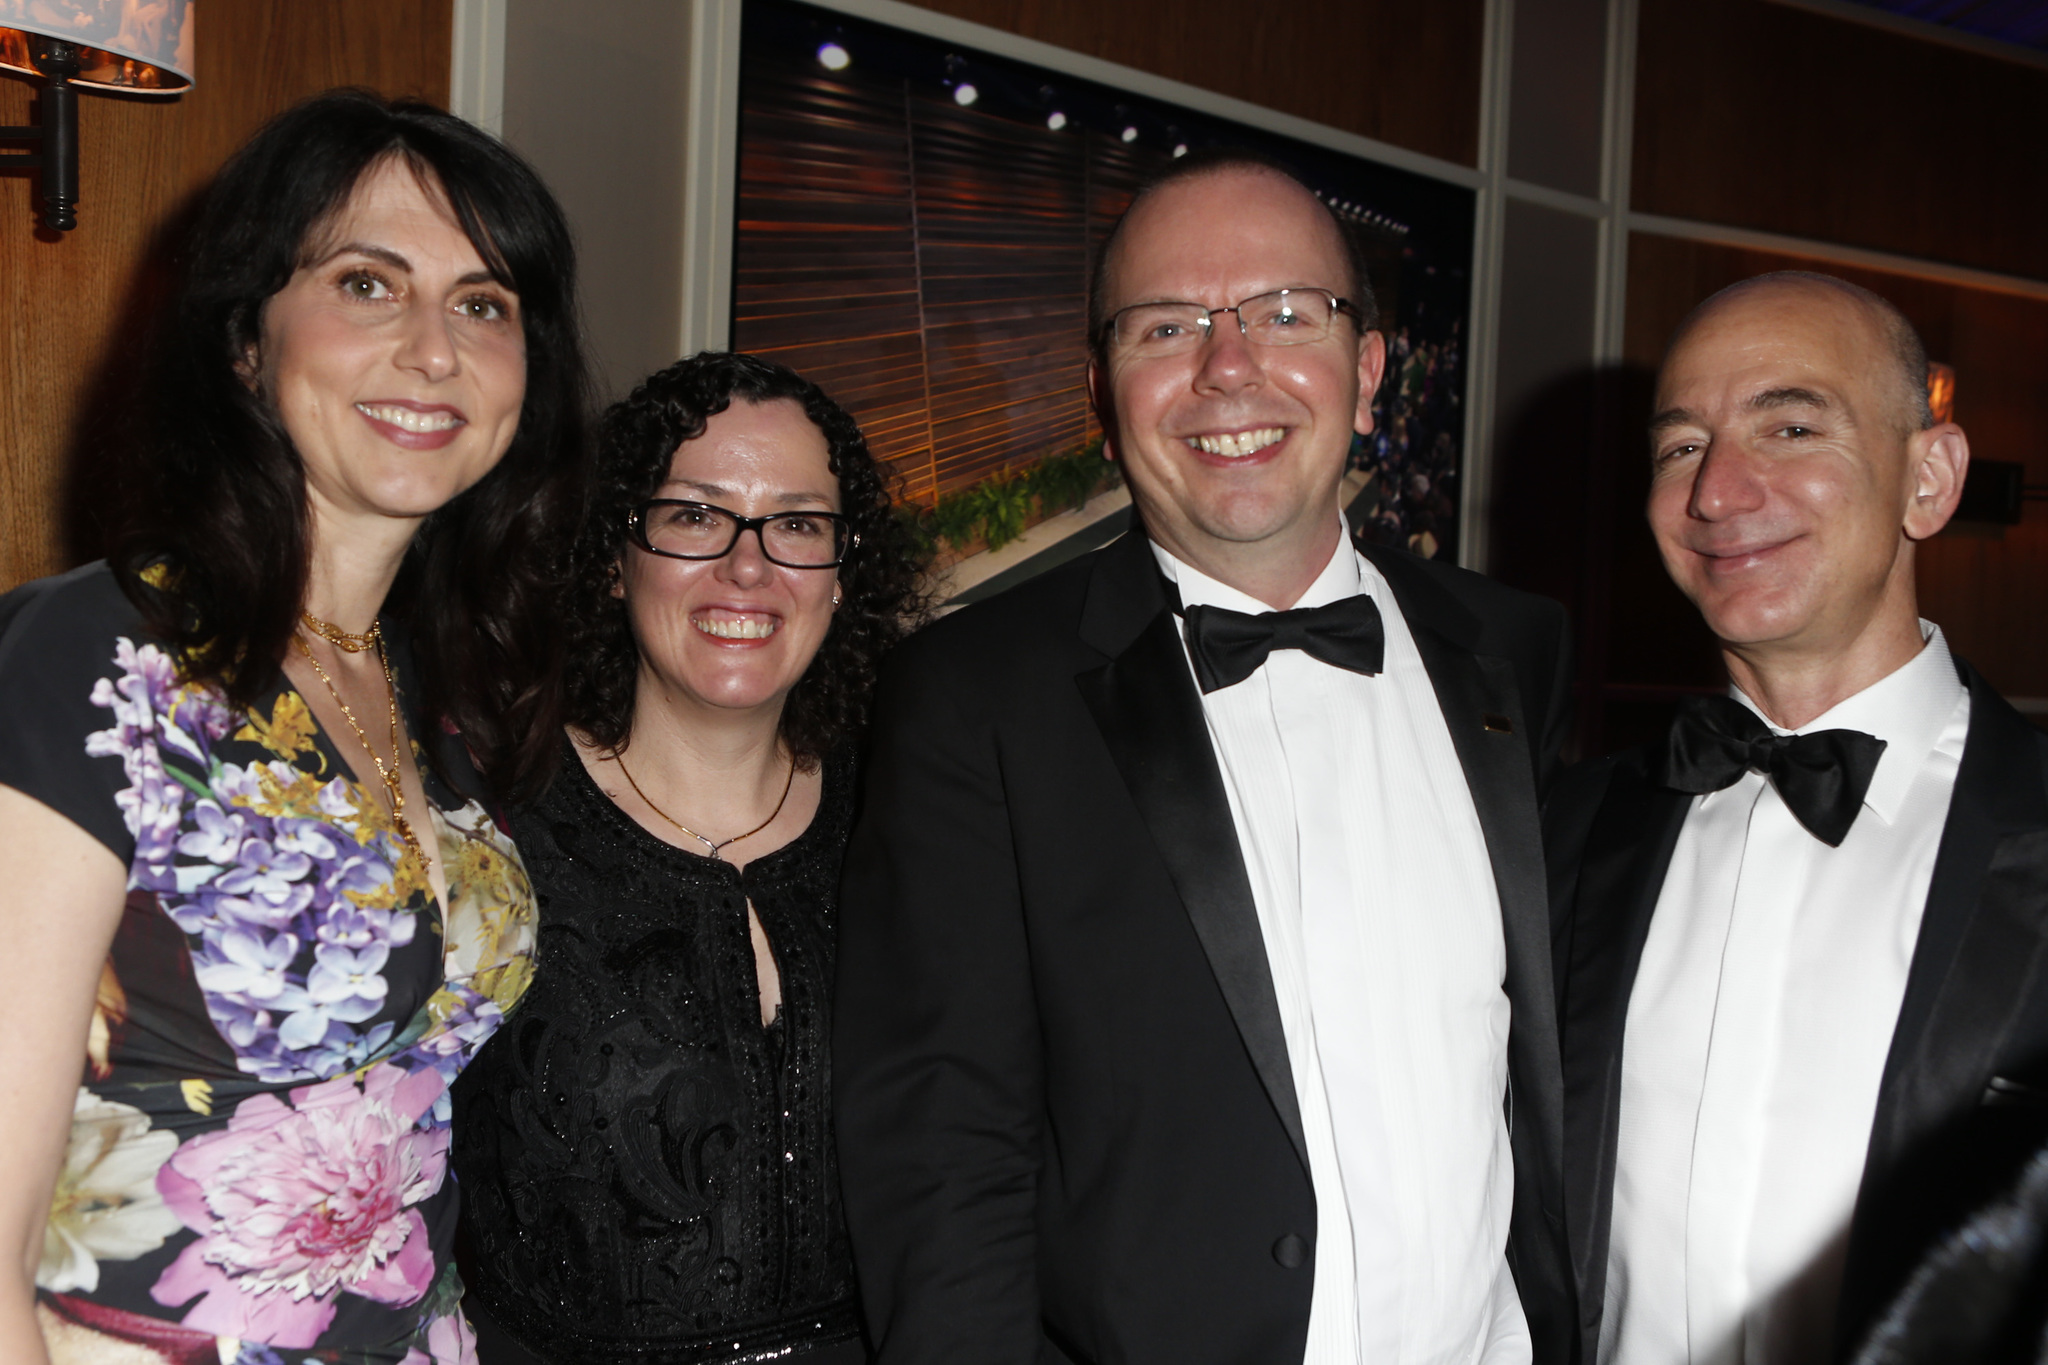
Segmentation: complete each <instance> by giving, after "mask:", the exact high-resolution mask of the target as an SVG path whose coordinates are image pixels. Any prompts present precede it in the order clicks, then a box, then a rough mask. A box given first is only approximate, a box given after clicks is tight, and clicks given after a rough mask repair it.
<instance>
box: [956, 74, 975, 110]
mask: <svg viewBox="0 0 2048 1365" xmlns="http://www.w3.org/2000/svg"><path fill="white" fill-rule="evenodd" d="M980 98H981V92H980V91H979V90H976V89H975V88H974V86H973V84H972V83H971V82H968V81H962V82H960V84H958V85H956V86H954V87H953V103H955V104H957V105H959V106H960V107H961V108H962V109H965V108H966V107H967V106H968V105H970V104H972V103H974V102H975V101H976V100H978V99H980Z"/></svg>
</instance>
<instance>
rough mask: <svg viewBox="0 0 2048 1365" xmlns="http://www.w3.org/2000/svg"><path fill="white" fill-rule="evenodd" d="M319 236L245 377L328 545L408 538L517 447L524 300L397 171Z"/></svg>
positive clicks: (445, 213)
mask: <svg viewBox="0 0 2048 1365" xmlns="http://www.w3.org/2000/svg"><path fill="white" fill-rule="evenodd" d="M315 236H316V240H314V241H313V242H311V243H310V244H309V248H310V254H309V259H308V260H307V262H306V263H305V264H303V265H301V266H300V267H299V269H298V270H297V271H295V272H294V273H293V275H292V277H291V279H290V280H289V281H288V282H287V283H286V284H285V286H284V288H282V289H280V290H279V291H278V292H277V293H276V294H273V295H272V296H271V297H270V299H269V300H268V301H267V302H266V303H265V304H264V306H263V316H262V324H261V328H260V332H259V340H258V342H257V345H256V347H255V349H254V353H253V354H252V355H251V356H250V357H249V378H250V379H251V381H252V382H253V383H255V384H256V385H257V386H258V387H259V388H260V389H261V391H262V392H263V393H264V395H265V396H266V397H268V399H269V400H270V402H271V403H272V404H273V405H274V406H275V408H276V410H277V413H278V416H279V418H280V419H281V420H282V421H283V423H284V427H285V430H286V431H287V432H288V433H289V434H290V436H291V440H292V445H293V446H294V448H295V449H296V450H297V451H298V455H299V459H300V462H301V464H302V465H303V467H304V469H305V475H306V490H307V497H308V500H309V502H310V504H311V506H312V510H313V517H314V525H315V527H316V528H318V531H319V532H320V533H323V534H329V535H332V534H347V533H348V531H349V530H350V529H351V528H360V527H363V526H365V525H367V524H370V523H376V522H385V523H387V524H388V522H389V521H390V520H393V519H395V520H397V521H399V522H402V523H405V524H406V525H407V526H409V525H411V524H413V523H417V522H418V521H419V520H420V519H421V518H422V517H425V516H426V515H427V514H428V513H430V512H433V511H434V510H435V509H437V508H439V507H440V506H442V505H443V504H444V503H446V502H448V501H449V500H450V499H451V498H453V497H455V496H456V495H457V494H458V493H461V492H462V491H463V490H464V489H466V488H468V487H469V486H470V485H471V484H474V483H475V482H476V481H477V480H478V479H481V478H482V477H483V476H484V475H485V474H487V473H489V472H490V470H491V468H492V466H494V465H496V464H497V462H498V460H499V458H500V457H502V456H503V455H504V453H505V450H506V447H508V446H509V445H511V443H512V436H513V433H514V432H515V431H516V430H517V428H518V425H519V411H520V405H521V403H522V402H523V401H524V399H525V396H526V342H525V337H524V334H523V332H522V330H521V326H520V320H519V300H518V296H517V295H515V294H514V293H513V292H512V291H511V290H509V289H507V288H506V287H504V286H503V285H501V284H498V283H497V282H495V281H494V280H492V279H491V276H490V272H489V270H488V269H487V268H486V267H485V265H484V262H483V260H482V258H481V257H479V256H478V254H477V250H476V247H475V246H474V245H473V244H472V243H471V242H470V240H469V238H468V236H467V235H465V234H464V233H463V231H462V228H461V227H460V225H458V224H457V223H456V221H455V219H454V217H453V216H452V215H451V213H450V212H449V209H448V206H447V204H446V203H445V202H443V201H442V199H441V196H440V194H439V191H438V190H433V191H431V192H430V191H429V189H427V188H426V187H423V186H422V185H421V183H420V181H419V179H418V178H417V177H416V176H415V175H414V174H413V172H412V170H411V169H410V168H409V167H407V166H406V165H405V163H404V162H402V161H399V160H397V159H387V160H385V161H382V162H379V163H378V164H377V165H375V166H373V167H371V169H370V170H369V171H367V172H366V173H365V174H364V175H363V178H362V180H361V181H360V182H358V183H357V185H356V188H355V191H354V193H353V194H351V195H350V196H349V200H348V203H347V204H346V205H345V206H344V207H343V209H342V210H341V212H340V213H339V214H337V215H336V216H335V217H334V219H333V221H331V222H329V223H327V224H325V225H323V226H322V227H320V228H318V229H316V230H315Z"/></svg>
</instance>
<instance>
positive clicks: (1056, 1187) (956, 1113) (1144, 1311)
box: [834, 534, 1573, 1365]
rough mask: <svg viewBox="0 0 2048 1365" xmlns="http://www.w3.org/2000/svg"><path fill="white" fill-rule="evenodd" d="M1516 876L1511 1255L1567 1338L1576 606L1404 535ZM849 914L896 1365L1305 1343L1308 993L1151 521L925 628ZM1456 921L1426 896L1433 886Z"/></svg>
mask: <svg viewBox="0 0 2048 1365" xmlns="http://www.w3.org/2000/svg"><path fill="white" fill-rule="evenodd" d="M1373 561H1374V563H1376V564H1377V565H1378V566H1379V567H1380V570H1381V572H1382V573H1384V574H1385V576H1386V577H1387V579H1388V581H1389V582H1390V583H1391V584H1392V586H1393V590H1394V594H1395V597H1396V598H1397V599H1398V601H1399V604H1400V607H1401V610H1402V612H1403V614H1404V616H1405V617H1406V619H1407V620H1408V622H1409V625H1410V627H1411V629H1412V630H1413V633H1414V635H1415V638H1416V641H1417V643H1418V644H1419V646H1420V648H1421V651H1422V656H1423V658H1424V660H1425V662H1426V664H1427V667H1428V671H1429V675H1430V678H1431V681H1432V682H1433V683H1434V684H1435V687H1436V691H1437V695H1438V698H1439V699H1440V701H1441V702H1442V705H1443V710H1444V715H1445V718H1446V720H1447V721H1448V723H1449V726H1450V733H1451V736H1452V739H1453V740H1454V741H1455V743H1456V747H1457V750H1458V754H1459V757H1460V759H1461V760H1462V762H1463V765H1464V769H1465V773H1466V776H1467V780H1468V781H1469V783H1470V787H1471V791H1472V795H1473V799H1474V804H1475V805H1476V806H1477V808H1478V812H1479V818H1480V821H1481V823H1482V825H1483V827H1484V830H1485V835H1486V842H1487V849H1488V853H1489V855H1490V858H1491V862H1492V865H1493V869H1494V873H1495V877H1496V880H1497V883H1498V886H1499V888H1500V899H1501V904H1502V912H1503V918H1504V921H1505V928H1506V940H1507V961H1508V972H1507V990H1508V993H1509V996H1510V998H1511V1001H1512V1005H1513V1020H1514V1024H1513V1033H1512V1039H1511V1042H1510V1045H1509V1051H1510V1068H1511V1075H1512V1084H1511V1095H1510V1100H1511V1116H1510V1117H1511V1127H1512V1131H1513V1147H1514V1154H1515V1162H1516V1171H1517V1180H1516V1202H1515V1222H1514V1230H1513V1236H1512V1254H1513V1257H1514V1265H1515V1269H1516V1273H1517V1275H1518V1278H1519V1283H1520V1285H1521V1288H1522V1292H1523V1298H1524V1301H1525V1303H1526V1305H1527V1308H1528V1314H1529V1317H1530V1320H1531V1326H1532V1328H1533V1329H1534V1331H1535V1333H1536V1339H1537V1341H1538V1342H1539V1343H1540V1346H1539V1355H1538V1359H1539V1360H1545V1361H1549V1360H1562V1359H1564V1352H1565V1351H1567V1350H1568V1349H1569V1347H1568V1344H1566V1343H1568V1342H1569V1340H1570V1338H1571V1333H1572V1326H1573V1322H1572V1319H1573V1307H1572V1303H1571V1298H1570V1289H1569V1284H1570V1281H1569V1278H1568V1274H1567V1270H1566V1265H1565V1261H1564V1247H1563V1223H1562V1212H1563V1210H1562V1190H1561V1185H1560V1181H1561V1177H1562V1163H1561V1159H1560V1156H1559V1146H1558V1144H1559V1141H1560V1138H1561V1133H1562V1129H1561V1114H1560V1095H1559V1082H1558V1069H1557V1068H1558V1063H1557V1053H1556V1029H1555V1022H1554V1018H1553V1014H1552V1010H1553V998H1554V997H1553V986H1552V983H1551V979H1550V970H1551V961H1550V953H1549V946H1550V945H1549V921H1548V915H1547V907H1546V905H1545V903H1544V884H1543V864H1542V837H1541V828H1540V817H1539V814H1538V806H1537V786H1536V783H1537V776H1538V774H1540V773H1542V772H1544V771H1545V769H1546V768H1547V767H1548V765H1549V764H1550V763H1551V762H1552V761H1553V759H1554V756H1555V754H1556V752H1557V748H1558V740H1559V735H1560V731H1561V729H1562V726H1563V719H1564V715H1565V712H1566V708H1567V703H1568V700H1569V698H1568V696H1567V692H1566V686H1565V676H1566V673H1565V670H1566V668H1567V660H1566V646H1565V640H1564V619H1563V612H1562V610H1561V609H1560V608H1558V607H1556V606H1555V605H1554V604H1552V603H1548V602H1543V601H1540V600H1538V599H1535V598H1531V597H1527V596H1524V595H1522V594H1519V593H1515V592H1512V591H1510V590H1508V589H1505V588H1502V587H1499V586H1498V585H1495V584H1493V583H1491V582H1488V581H1487V580H1485V579H1483V578H1480V577H1478V576H1477V575H1474V574H1469V573H1465V572H1463V571H1460V570H1457V569H1451V568H1448V567H1445V566H1441V565H1437V564H1432V563H1429V562H1426V561H1424V560H1421V559H1418V558H1416V557H1414V556H1412V555H1408V554H1405V553H1400V552H1374V553H1373ZM872 738H873V755H872V759H871V762H870V767H869V770H868V778H867V785H866V791H865V797H864V809H863V812H862V814H861V816H860V818H859V821H858V824H857V826H856V829H855V833H854V836H853V842H852V846H851V848H850V849H849V851H848V855H847V867H846V879H845V891H844V896H843V900H842V905H841V910H840V915H841V922H840V946H839V969H838V1004H837V1023H836V1033H835V1039H834V1054H835V1063H834V1084H835V1086H836V1109H837V1114H838V1123H839V1129H838V1131H839V1150H840V1169H841V1171H842V1176H843V1182H844V1185H845V1190H846V1207H847V1213H848V1219H849V1221H850V1223H851V1226H852V1232H853V1241H854V1250H855V1254H856V1258H857V1263H858V1266H859V1271H860V1277H861V1284H862V1291H863V1294H864V1296H865V1299H866V1303H867V1308H868V1313H869V1325H870V1328H871V1330H872V1332H873V1335H874V1339H875V1342H876V1344H877V1345H878V1347H879V1348H880V1351H881V1359H882V1361H884V1362H886V1363H887V1365H912V1363H913V1362H920V1363H922V1362H930V1363H931V1365H940V1363H942V1362H943V1365H963V1363H964V1362H972V1365H1010V1363H1014V1365H1029V1363H1030V1362H1041V1361H1042V1362H1062V1361H1072V1362H1079V1363H1083V1365H1111V1363H1112V1362H1115V1363H1116V1365H1123V1363H1124V1362H1132V1363H1135V1362H1147V1363H1154V1362H1156V1365H1200V1363H1201V1362H1211V1361H1213V1362H1233V1365H1235V1363H1237V1362H1272V1363H1273V1365H1299V1362H1300V1360H1301V1357H1302V1351H1303V1349H1304V1344H1305V1341H1306V1334H1307V1326H1308V1308H1309V1294H1310V1284H1311V1280H1312V1271H1311V1267H1312V1265H1313V1258H1314V1247H1315V1239H1316V1231H1317V1229H1316V1214H1315V1200H1314V1193H1313V1191H1312V1189H1311V1187H1310V1184H1309V1177H1308V1169H1307V1156H1306V1152H1305V1148H1304V1145H1303V1139H1302V1131H1301V1119H1300V1111H1299V1107H1298V1105H1297V1103H1296V1098H1295V1092H1294V1083H1293V1078H1292V1072H1291V1070H1290V1068H1289V1064H1288V1058H1287V1048H1286V1043H1285V1040H1284V1037H1283V1035H1282V1032H1281V1024H1280V1014H1279V1008H1278V1004H1277V1001H1276V997H1275V994H1274V989H1273V983H1272V978H1271V976H1270V974H1269V971H1268V968H1267V962H1266V952H1265V946H1264V943H1263V941H1262V939H1261V936H1260V930H1259V923H1258V916H1257V912H1256V909H1255V908H1254V905H1253V902H1252V892H1251V885H1250V882H1249V880H1248V878H1247V875H1246V872H1245V868H1244V863H1243V860H1242V858H1241V856H1240V852H1239V847H1238V841H1237V833H1236V830H1235V829H1234V828H1233V826H1232V822H1231V816H1230V810H1229V807H1228V804H1227V800H1226V797H1225V794H1224V787H1223V781H1222V776H1221V774H1220V772H1219V770H1218V767H1217V764H1216V759H1215V755H1214V752H1213V749H1212V747H1211V745H1210V741H1209V736H1208V731H1207V729H1206V726H1205V723H1204V720H1203V715H1202V708H1201V699H1200V695H1199V694H1198V692H1197V691H1196V689H1195V685H1194V682H1193V680H1192V678H1191V677H1190V675H1189V671H1188V664H1187V656H1186V654H1185V653H1184V652H1183V649H1182V645H1181V642H1180V637H1179V635H1178V633H1177V631H1176V629H1175V625H1174V620H1173V617H1172V615H1171V613H1170V611H1169V609H1168V607H1167V603H1166V598H1165V594H1164V591H1163V580H1162V579H1161V577H1160V575H1159V572H1158V569H1157V566H1156V564H1155V562H1154V560H1153V557H1152V553H1151V550H1150V548H1149V547H1148V545H1147V543H1146V541H1145V540H1144V538H1143V537H1142V536H1140V535H1136V534H1133V535H1128V536H1125V537H1124V538H1122V539H1121V540H1119V541H1117V542H1115V543H1113V544H1111V545H1109V546H1108V547H1106V548H1104V549H1103V550H1100V551H1098V552H1096V553H1095V554H1093V555H1090V556H1088V557H1086V558H1084V559H1081V560H1078V561H1076V562H1075V563H1073V564H1070V565H1066V566H1063V567H1062V568H1060V569H1056V570H1053V571H1052V572H1050V573H1047V574H1045V575H1043V576H1042V577H1040V578H1038V579H1035V580H1033V581H1031V582H1029V583H1027V584H1025V585H1023V586H1021V587H1019V588H1017V589H1015V590H1013V591H1011V592H1009V593H1006V594H1004V595H1002V596H1000V597H998V598H995V599H993V600H991V601H989V602H987V603H984V604H981V605H979V606H975V607H970V608H968V609H966V610H964V611H961V612H959V613H957V614H955V615H953V616H951V617H948V618H946V619H945V620H942V621H940V622H938V623H937V624H935V625H933V626H932V627H930V628H929V629H927V630H925V631H923V632H921V633H919V634H918V635H917V636H915V637H913V638H912V639H910V640H909V641H907V642H906V643H905V644H904V645H903V646H902V647H901V648H900V649H898V650H897V651H896V653H895V655H894V656H893V657H892V658H891V660H890V661H889V664H888V666H887V667H886V668H885V670H884V677H883V681H882V685H881V688H880V692H879V697H878V701H877V714H876V719H875V723H874V727H873V735H872ZM1417 910H1418V913H1427V907H1417Z"/></svg>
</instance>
